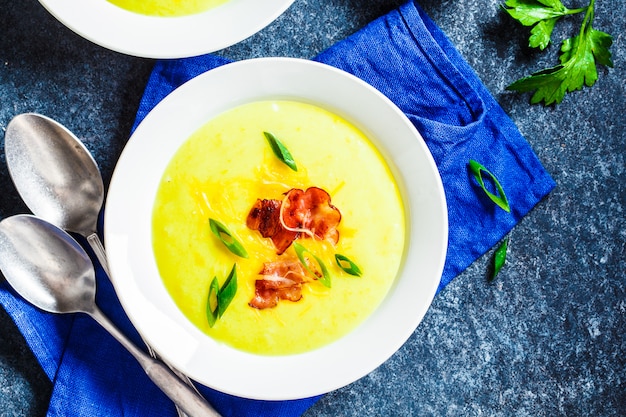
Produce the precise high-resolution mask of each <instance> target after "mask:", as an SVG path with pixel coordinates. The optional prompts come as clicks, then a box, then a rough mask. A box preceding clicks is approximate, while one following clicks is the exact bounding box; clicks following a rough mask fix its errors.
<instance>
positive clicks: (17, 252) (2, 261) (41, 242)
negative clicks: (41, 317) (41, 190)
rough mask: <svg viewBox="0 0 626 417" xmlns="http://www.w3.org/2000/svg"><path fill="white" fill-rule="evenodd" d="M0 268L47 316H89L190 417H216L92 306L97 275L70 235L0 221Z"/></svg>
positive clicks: (30, 222)
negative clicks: (75, 313) (47, 312)
mask: <svg viewBox="0 0 626 417" xmlns="http://www.w3.org/2000/svg"><path fill="white" fill-rule="evenodd" d="M0 270H2V272H3V273H4V276H5V278H6V280H7V281H8V282H9V284H11V286H13V288H14V289H15V290H16V291H17V292H18V293H19V294H20V295H21V296H22V297H23V298H24V299H26V300H27V301H29V302H30V303H32V304H33V305H35V306H36V307H39V308H41V309H42V310H45V311H49V312H51V313H74V312H82V313H86V314H88V315H90V316H91V317H92V318H93V319H95V320H96V321H97V322H98V323H99V324H100V325H102V327H104V328H105V329H106V330H107V331H108V332H109V333H110V334H111V335H112V336H113V337H115V338H116V339H117V340H118V341H119V342H120V343H121V344H122V345H123V346H124V347H125V348H126V349H128V351H129V352H130V353H131V354H132V355H133V356H134V357H135V359H137V361H138V362H139V363H140V365H141V366H142V367H143V369H144V370H145V371H146V374H147V375H148V377H150V379H151V380H152V381H153V382H154V383H155V384H156V385H157V386H158V387H159V388H161V390H162V391H163V392H164V393H165V394H166V395H167V396H168V397H169V398H171V399H172V401H174V403H175V404H176V405H177V406H178V407H180V409H182V410H183V411H184V412H185V413H187V414H188V415H189V416H191V417H210V416H215V417H217V416H219V414H218V413H217V412H216V411H215V410H214V409H213V408H212V407H211V406H210V405H209V404H208V403H207V402H206V400H205V399H204V398H202V396H200V395H198V394H197V393H196V392H195V391H194V390H193V389H192V388H191V387H189V386H188V385H187V384H185V383H184V382H183V381H182V380H180V379H179V378H178V377H177V376H176V375H175V374H174V373H172V371H171V370H170V369H169V368H168V367H167V366H165V365H164V364H163V363H162V362H160V361H158V360H156V359H153V358H151V357H150V356H148V355H146V354H145V353H144V352H143V351H142V350H140V349H138V348H137V347H136V346H135V345H134V344H133V343H132V342H130V341H129V340H128V339H127V338H126V336H124V335H123V334H122V333H121V332H120V331H119V330H118V329H117V328H116V327H115V325H114V324H113V323H112V322H111V321H110V320H109V319H108V318H107V317H106V316H105V315H104V314H103V313H102V311H101V310H100V309H99V308H98V306H97V305H96V302H95V295H96V277H95V272H94V269H93V265H92V263H91V260H90V259H89V256H88V255H87V253H86V252H85V251H84V249H83V248H82V247H81V246H80V245H79V244H78V242H76V241H75V240H74V239H73V238H72V237H71V236H70V235H69V234H67V233H66V232H65V231H63V230H61V229H59V228H58V227H56V226H54V225H52V224H51V223H48V222H47V221H45V220H43V219H40V218H38V217H35V216H31V215H27V214H21V215H16V216H12V217H7V218H5V219H3V220H2V221H0Z"/></svg>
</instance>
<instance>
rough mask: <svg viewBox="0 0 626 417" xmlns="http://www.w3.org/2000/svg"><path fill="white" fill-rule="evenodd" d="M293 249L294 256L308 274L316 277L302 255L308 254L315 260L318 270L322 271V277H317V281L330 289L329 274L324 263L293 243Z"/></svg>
mask: <svg viewBox="0 0 626 417" xmlns="http://www.w3.org/2000/svg"><path fill="white" fill-rule="evenodd" d="M293 249H294V250H295V251H296V255H298V259H299V260H300V262H301V263H302V265H303V266H304V268H305V269H306V270H307V271H309V273H310V274H313V275H315V276H317V274H316V273H315V272H314V271H312V270H311V268H310V267H309V265H308V263H307V261H306V259H304V254H305V253H306V252H308V253H309V254H310V255H311V256H312V257H313V258H314V259H315V261H317V263H318V265H319V266H320V269H321V270H322V276H321V277H319V276H318V281H319V282H320V283H321V284H322V285H324V286H325V287H328V288H330V274H329V273H328V269H327V268H326V265H325V264H324V261H322V260H321V259H320V258H319V257H318V256H316V255H314V254H312V253H311V252H309V250H308V249H306V248H305V247H304V246H302V245H300V244H299V243H297V242H293Z"/></svg>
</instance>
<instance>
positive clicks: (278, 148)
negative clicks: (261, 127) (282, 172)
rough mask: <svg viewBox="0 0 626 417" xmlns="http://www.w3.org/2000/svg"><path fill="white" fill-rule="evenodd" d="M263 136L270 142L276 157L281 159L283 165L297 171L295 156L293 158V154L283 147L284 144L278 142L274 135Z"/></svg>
mask: <svg viewBox="0 0 626 417" xmlns="http://www.w3.org/2000/svg"><path fill="white" fill-rule="evenodd" d="M263 134H264V135H265V138H266V139H267V141H268V142H269V144H270V147H271V148H272V151H274V155H276V157H277V158H278V159H280V161H281V162H282V163H283V164H285V165H287V166H288V167H289V168H291V169H292V170H294V171H297V170H298V167H297V166H296V161H294V159H293V156H291V153H290V152H289V150H288V149H287V148H286V147H285V145H283V143H282V142H281V141H280V140H278V138H277V137H276V136H274V134H272V133H270V132H263Z"/></svg>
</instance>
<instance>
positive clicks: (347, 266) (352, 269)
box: [335, 253, 363, 277]
mask: <svg viewBox="0 0 626 417" xmlns="http://www.w3.org/2000/svg"><path fill="white" fill-rule="evenodd" d="M335 261H337V265H339V268H341V269H343V270H344V271H345V272H347V273H348V274H350V275H354V276H357V277H360V276H361V275H362V274H363V273H362V272H361V268H359V267H358V265H357V264H355V263H354V262H352V261H351V260H350V259H349V258H348V257H347V256H345V255H341V254H339V253H337V254H335Z"/></svg>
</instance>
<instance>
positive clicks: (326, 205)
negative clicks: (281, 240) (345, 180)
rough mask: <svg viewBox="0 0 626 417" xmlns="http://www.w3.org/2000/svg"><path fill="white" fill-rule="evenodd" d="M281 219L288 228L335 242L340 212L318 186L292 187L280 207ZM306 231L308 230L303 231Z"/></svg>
mask: <svg viewBox="0 0 626 417" xmlns="http://www.w3.org/2000/svg"><path fill="white" fill-rule="evenodd" d="M280 211H281V219H282V221H283V223H284V225H285V226H286V227H287V228H288V229H292V230H293V229H297V230H302V231H303V232H304V233H306V235H307V236H310V237H317V238H320V239H326V240H329V241H330V242H332V243H333V244H337V242H338V241H339V231H338V230H337V226H338V225H339V222H340V221H341V213H340V212H339V210H338V209H337V207H335V206H333V205H332V204H330V194H328V193H327V192H326V191H325V190H323V189H321V188H318V187H310V188H307V190H306V191H302V190H300V189H297V188H292V189H291V190H289V191H288V192H287V194H286V198H285V200H284V201H283V203H282V207H281V210H280ZM305 230H306V231H308V232H305Z"/></svg>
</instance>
